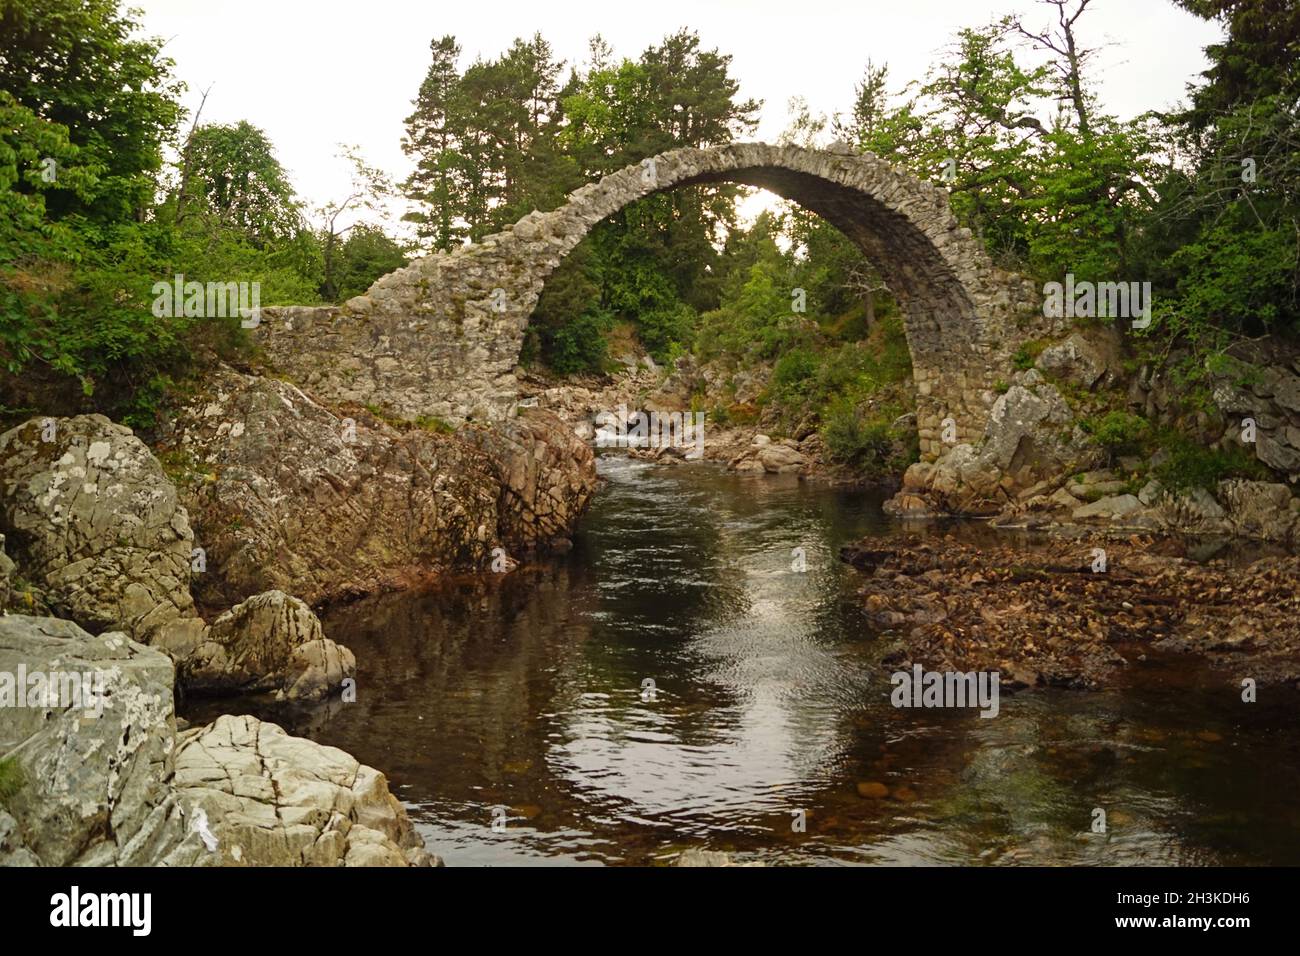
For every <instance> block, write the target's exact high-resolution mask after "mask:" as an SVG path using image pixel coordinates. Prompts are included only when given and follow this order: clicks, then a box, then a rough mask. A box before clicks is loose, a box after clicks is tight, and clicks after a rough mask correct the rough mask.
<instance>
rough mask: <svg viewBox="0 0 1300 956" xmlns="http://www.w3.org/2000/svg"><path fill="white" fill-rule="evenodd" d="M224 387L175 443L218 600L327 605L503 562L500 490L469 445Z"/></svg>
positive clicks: (185, 423) (255, 383) (283, 390)
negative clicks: (280, 599) (285, 597)
mask: <svg viewBox="0 0 1300 956" xmlns="http://www.w3.org/2000/svg"><path fill="white" fill-rule="evenodd" d="M210 385H211V387H210V390H209V393H208V394H207V395H206V397H204V398H203V399H200V400H198V401H197V402H195V403H194V404H192V405H190V406H189V407H187V408H185V409H182V410H181V411H180V413H179V415H178V416H177V418H176V421H175V423H174V426H173V429H172V432H171V433H170V434H169V435H168V436H167V438H166V446H167V448H168V454H169V455H170V456H172V457H173V458H174V459H175V460H177V461H179V462H182V463H183V465H182V467H183V468H184V469H185V470H186V472H187V474H186V475H184V476H182V479H181V493H182V498H183V500H184V502H185V504H186V506H187V507H188V509H189V512H190V514H191V516H192V520H193V522H194V526H195V528H196V531H197V535H196V537H197V540H198V542H199V544H200V545H201V546H202V547H203V548H204V549H205V550H206V554H207V573H205V574H201V575H197V576H196V578H195V590H196V595H197V596H198V597H199V598H200V599H201V600H202V601H203V602H204V603H205V604H208V605H211V606H215V607H228V606H230V605H231V604H235V603H238V602H239V601H242V600H244V599H246V598H248V597H251V596H253V595H255V594H259V593H262V592H264V591H270V590H277V589H278V590H282V591H287V592H291V593H293V594H295V595H297V596H298V597H300V598H302V599H303V600H304V601H306V602H308V603H309V604H312V605H315V604H318V603H320V602H322V601H327V600H334V599H339V598H346V597H352V596H357V595H360V594H366V593H371V592H374V591H377V590H383V589H386V588H389V587H394V586H399V585H400V584H402V583H404V582H406V581H408V580H410V579H412V578H414V577H417V576H421V575H424V574H429V573H436V572H440V571H447V570H452V569H470V568H479V567H483V566H485V565H486V564H487V562H488V561H489V559H490V554H491V549H492V547H493V546H494V544H496V541H497V503H498V499H499V497H500V485H499V482H498V480H497V478H496V476H495V475H494V474H493V470H492V468H491V465H490V462H488V461H487V459H486V457H485V456H484V455H483V453H482V452H481V451H479V450H478V449H477V448H475V447H473V446H472V445H470V444H469V443H467V442H465V441H463V440H461V439H460V438H459V437H458V436H455V435H446V434H440V433H437V432H435V431H433V430H426V429H422V428H410V429H408V430H406V431H399V430H398V429H396V428H394V427H392V426H390V425H388V424H387V423H385V422H383V421H382V420H380V419H379V418H377V417H376V416H374V415H371V414H369V413H367V412H366V411H365V410H364V409H358V410H356V411H355V412H353V413H352V414H351V415H347V416H345V415H340V414H337V413H336V412H334V411H332V410H330V409H328V408H326V407H325V406H323V405H321V404H319V403H317V402H316V401H314V400H313V399H312V398H310V397H309V396H307V395H306V394H305V393H304V392H302V391H301V390H300V389H298V388H297V387H295V386H293V385H291V384H289V383H287V382H283V381H280V380H278V379H272V378H263V377H257V376H250V375H243V374H240V373H237V372H234V371H232V370H229V369H224V370H220V371H218V372H216V373H214V374H213V375H212V376H211V378H210Z"/></svg>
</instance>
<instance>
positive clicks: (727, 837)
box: [196, 456, 1300, 866]
mask: <svg viewBox="0 0 1300 956" xmlns="http://www.w3.org/2000/svg"><path fill="white" fill-rule="evenodd" d="M600 469H601V472H602V475H603V476H604V477H605V478H606V479H607V484H606V486H605V487H604V488H603V489H602V490H601V492H600V493H599V495H598V496H597V498H596V500H595V501H594V503H593V505H592V508H591V510H590V512H589V513H588V514H587V516H586V517H585V518H584V520H583V523H582V527H581V529H580V532H579V534H578V535H577V536H576V538H575V542H574V544H575V546H574V549H573V551H572V552H571V553H569V554H567V555H565V556H563V557H559V558H554V559H548V560H547V561H545V562H543V563H541V564H539V565H537V566H530V567H525V568H522V569H520V570H519V571H516V572H514V573H512V574H509V575H501V576H495V575H494V576H491V577H490V578H489V579H487V580H485V579H483V578H478V579H466V580H457V581H452V582H447V583H444V584H442V585H440V586H439V587H438V588H436V589H433V590H428V591H422V592H411V591H408V592H403V593H398V594H390V595H384V596H380V597H376V598H371V599H366V600H363V601H360V602H357V603H354V604H351V605H348V606H345V607H341V608H337V609H334V610H333V611H331V612H329V613H328V614H327V615H325V618H324V623H325V629H326V633H327V634H329V635H330V636H331V637H333V638H334V639H336V640H338V641H341V642H343V643H345V644H347V645H348V646H350V647H351V648H352V649H353V651H354V652H355V653H356V656H357V661H358V679H357V699H356V701H355V702H350V703H343V702H341V701H338V700H335V701H332V702H330V703H329V704H326V705H322V706H319V707H315V708H312V709H308V710H295V711H285V710H283V709H273V708H261V709H259V708H254V709H253V710H254V712H256V713H258V714H259V716H263V717H267V718H270V719H274V720H277V721H278V722H280V723H282V724H284V725H285V726H286V728H287V729H289V730H290V731H291V732H295V733H300V734H303V735H306V736H309V737H311V738H313V739H315V740H318V741H320V742H322V743H326V744H331V745H334V746H338V747H341V748H342V749H344V750H346V751H348V752H349V753H351V754H353V755H354V756H355V757H356V758H357V759H359V760H361V761H362V762H363V763H367V764H370V765H372V766H375V767H378V768H380V769H381V770H383V771H384V772H385V773H386V774H387V776H388V778H389V780H390V782H391V784H392V787H393V792H394V793H396V794H397V795H398V797H399V798H400V799H401V800H402V801H403V802H404V803H405V804H406V806H407V808H408V810H409V812H410V814H411V817H412V819H413V820H414V822H415V823H416V825H417V827H418V829H419V830H420V832H421V833H422V834H423V836H424V837H425V840H426V842H427V844H428V846H429V848H430V849H431V850H433V851H434V852H436V853H438V854H440V855H441V856H442V857H443V858H444V859H445V860H446V862H447V863H448V865H451V866H457V865H496V866H505V865H518V864H537V863H547V864H586V865H600V864H606V865H608V864H656V863H667V862H671V860H672V859H674V858H675V856H676V855H677V854H678V853H679V852H680V851H682V850H683V849H685V848H688V847H701V848H709V849H718V850H726V851H729V852H730V853H731V854H732V855H733V857H734V858H735V859H736V860H737V861H738V862H749V861H763V862H765V863H767V864H785V865H807V864H832V865H852V864H980V863H988V864H1016V863H1019V864H1096V865H1112V864H1134V863H1146V864H1178V865H1202V864H1291V865H1295V864H1297V863H1300V801H1298V800H1296V796H1295V795H1296V794H1297V792H1300V735H1298V734H1297V733H1296V729H1297V720H1296V700H1295V696H1296V695H1295V691H1293V690H1286V691H1281V690H1279V691H1274V692H1272V693H1268V692H1265V693H1262V694H1261V700H1260V702H1258V703H1256V704H1253V705H1250V706H1248V707H1244V706H1242V705H1241V703H1240V702H1238V701H1236V700H1234V698H1233V695H1232V694H1231V693H1225V692H1224V689H1223V688H1224V684H1223V681H1222V678H1221V677H1219V676H1216V675H1214V674H1211V673H1208V672H1207V671H1206V670H1205V669H1204V668H1203V667H1201V666H1200V665H1199V664H1197V662H1195V661H1191V660H1186V659H1169V658H1161V657H1158V656H1153V657H1152V658H1150V659H1149V660H1147V661H1146V662H1144V663H1141V664H1134V665H1133V666H1132V667H1131V668H1130V669H1129V672H1128V674H1127V676H1126V677H1125V679H1124V681H1123V682H1122V683H1121V684H1119V685H1117V686H1115V687H1113V688H1111V689H1108V690H1105V691H1101V692H1082V691H1067V690H1052V689H1047V690H1033V691H1022V692H1020V693H1016V694H1014V695H1013V694H1009V693H1006V692H1004V693H1003V694H1002V697H1001V702H1000V704H1001V706H1000V712H999V713H998V716H997V717H995V718H993V719H983V718H980V717H979V716H978V713H977V712H975V711H961V712H953V711H936V710H919V709H916V710H912V709H896V708H895V707H893V706H892V705H891V704H890V700H889V695H890V690H891V689H892V688H891V685H890V682H889V672H888V670H887V669H884V668H882V667H881V665H880V658H881V656H882V653H883V647H884V643H885V642H883V641H882V640H881V638H880V636H879V635H877V634H874V633H873V632H872V631H871V629H870V628H869V627H868V626H867V624H866V622H865V619H864V617H863V615H862V613H861V610H860V607H861V599H860V598H859V597H858V596H857V593H856V592H857V590H858V589H859V588H861V587H862V586H863V583H864V580H865V579H864V578H863V577H862V576H861V575H860V574H859V573H858V572H856V571H854V570H853V569H852V568H850V567H848V566H847V565H845V564H843V563H842V562H841V561H839V560H838V558H837V552H838V550H839V548H840V546H841V545H843V544H847V543H849V542H851V541H853V540H855V539H856V538H859V537H861V536H862V535H864V534H866V533H869V532H875V533H880V532H885V533H888V532H890V531H891V530H892V529H895V528H897V527H899V525H898V523H896V522H894V521H892V520H891V519H889V518H887V517H886V516H885V515H884V514H883V513H882V511H881V509H880V504H881V500H882V498H881V496H880V495H878V494H872V493H868V492H861V491H844V490H839V489H831V488H827V487H822V486H818V485H813V484H809V483H806V482H800V481H798V480H796V479H793V478H790V479H785V478H779V477H773V476H768V477H759V478H754V477H739V476H734V475H728V474H725V473H724V472H722V471H721V470H719V469H717V468H716V467H714V466H711V465H707V464H692V465H682V466H677V467H668V466H662V465H653V464H648V463H644V462H640V461H635V460H631V459H628V458H625V457H615V456H611V457H606V458H603V459H602V460H601V462H600ZM929 527H931V528H932V529H933V530H934V532H935V533H956V534H961V535H967V536H973V537H978V536H981V535H992V534H996V533H997V532H993V531H991V530H988V529H985V528H983V527H982V526H980V525H978V524H971V523H964V524H962V523H958V524H949V525H932V526H929ZM230 709H232V708H231V706H230V704H229V702H205V703H204V704H202V705H199V706H197V710H196V712H197V713H201V712H202V711H204V710H206V711H207V712H208V713H210V714H215V713H220V712H226V711H229V710H230ZM860 785H863V786H860ZM863 792H865V793H868V794H870V793H882V794H884V793H887V795H886V796H882V797H880V798H872V797H864V796H863V795H861V793H863ZM1098 810H1102V811H1104V812H1105V823H1106V827H1105V832H1104V833H1102V832H1094V826H1095V821H1097V820H1099V819H1100V817H1099V815H1098V814H1097V811H1098Z"/></svg>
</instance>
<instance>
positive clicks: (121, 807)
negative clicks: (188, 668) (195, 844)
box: [0, 614, 184, 866]
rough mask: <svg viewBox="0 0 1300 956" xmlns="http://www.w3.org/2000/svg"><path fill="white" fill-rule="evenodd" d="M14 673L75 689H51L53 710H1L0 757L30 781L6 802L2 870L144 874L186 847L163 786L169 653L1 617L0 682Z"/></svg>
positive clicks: (72, 628) (169, 719)
mask: <svg viewBox="0 0 1300 956" xmlns="http://www.w3.org/2000/svg"><path fill="white" fill-rule="evenodd" d="M20 673H22V674H24V675H26V676H27V677H31V675H34V674H38V673H39V674H41V675H43V677H45V678H53V677H55V676H59V677H60V684H61V685H62V676H61V675H75V676H76V677H77V678H78V680H77V681H75V682H73V683H69V684H68V686H67V687H66V688H64V687H62V686H60V687H59V688H55V689H56V690H62V691H64V693H63V694H62V695H61V696H56V699H54V700H53V701H46V700H41V698H40V697H38V696H31V695H30V694H29V697H28V700H27V704H28V706H15V703H16V701H15V702H14V703H8V702H7V703H6V704H5V706H4V709H3V710H0V714H3V719H0V756H4V757H9V758H12V759H15V760H16V761H17V762H18V764H19V765H20V766H21V767H22V771H23V779H24V781H25V782H24V784H23V786H22V787H21V788H19V790H18V792H17V793H16V794H15V795H14V796H12V797H11V798H10V799H9V802H8V808H7V809H8V812H9V814H10V815H11V817H12V819H13V823H12V825H11V827H10V832H9V834H8V836H7V837H6V838H5V843H4V844H3V845H0V865H6V864H8V863H9V862H11V861H12V862H27V863H39V864H41V865H44V866H113V865H120V866H136V865H144V864H148V863H152V862H155V861H156V860H157V859H159V858H160V856H161V855H163V854H164V853H166V852H167V851H168V850H170V849H171V848H172V847H173V846H174V845H175V844H176V843H177V842H179V841H180V840H181V839H183V834H184V826H183V822H182V810H181V807H180V806H179V804H178V803H177V802H176V798H175V794H174V793H172V791H171V790H170V788H169V787H168V785H167V780H168V779H169V777H170V776H171V767H172V757H173V753H174V748H175V733H176V726H175V721H174V717H173V713H172V680H173V670H172V662H171V661H170V660H169V659H168V658H167V657H166V655H164V654H162V653H160V652H158V651H156V650H153V649H151V648H148V647H145V646H144V645H142V644H139V643H137V642H135V641H133V640H131V639H130V638H128V637H127V636H126V635H125V634H121V633H117V632H108V633H105V634H101V635H99V636H98V637H92V636H91V635H89V634H87V633H86V632H85V631H83V630H81V628H79V627H77V626H76V625H75V624H73V623H72V622H70V621H63V620H59V619H56V618H39V617H28V616H26V615H21V614H10V615H5V616H2V617H0V675H11V676H12V677H13V678H14V680H15V683H16V682H17V677H18V675H19V674H20ZM82 675H90V679H89V680H88V681H82V680H81V677H82ZM3 682H4V678H3V677H0V684H2V683H3ZM101 682H102V683H101ZM24 683H25V682H24ZM87 684H89V687H87V686H86V685H87ZM96 688H99V690H100V691H102V693H100V692H98V691H97V690H96ZM14 690H15V692H17V691H18V690H22V691H23V692H24V693H29V688H28V687H25V686H24V687H22V688H18V687H17V686H15V688H14ZM31 693H32V694H34V691H33V692H31ZM74 693H75V694H77V695H80V696H79V697H73V696H72V695H73V694H74ZM0 696H3V688H2V686H0ZM96 700H98V701H100V702H102V710H101V709H99V705H98V704H96V703H95V701H96ZM33 703H35V704H38V706H30V705H31V704H33ZM97 710H98V716H95V714H96V711H97Z"/></svg>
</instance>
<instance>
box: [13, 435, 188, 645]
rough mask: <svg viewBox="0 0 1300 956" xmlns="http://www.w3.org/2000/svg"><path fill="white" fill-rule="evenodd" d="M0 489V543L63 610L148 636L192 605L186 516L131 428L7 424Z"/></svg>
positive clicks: (103, 626) (93, 626) (97, 625)
mask: <svg viewBox="0 0 1300 956" xmlns="http://www.w3.org/2000/svg"><path fill="white" fill-rule="evenodd" d="M0 492H2V493H3V506H0V531H3V532H4V534H5V536H6V547H8V548H9V549H10V553H11V555H12V557H13V558H14V559H15V560H16V561H17V563H18V565H19V567H20V568H21V570H22V572H23V574H24V576H25V577H26V578H27V579H28V580H29V581H31V582H32V583H33V584H34V585H36V586H37V587H39V588H40V589H41V590H42V591H43V592H44V598H45V600H46V602H47V603H48V604H49V605H50V607H51V608H53V609H54V610H55V611H56V612H57V613H59V614H60V615H61V616H64V617H68V618H71V619H72V620H74V621H76V622H77V623H78V624H80V625H82V626H83V627H86V628H88V629H90V630H92V631H99V630H108V629H118V630H123V631H126V632H127V633H128V634H130V635H131V636H133V637H135V638H137V639H140V640H148V638H149V637H150V635H152V634H153V633H154V632H156V631H157V630H158V628H160V627H161V626H163V625H164V624H166V623H168V622H169V621H173V620H175V619H177V618H183V617H190V616H192V615H193V614H194V613H195V611H194V603H193V601H192V600H191V598H190V588H189V579H190V566H191V560H192V557H193V555H192V549H193V547H194V540H193V534H192V532H191V531H190V524H189V519H188V516H187V515H186V512H185V509H184V508H183V507H182V506H181V504H180V503H179V501H178V500H177V495H176V489H175V487H174V486H173V485H172V483H171V482H170V481H169V480H168V479H167V477H166V475H164V474H163V470H162V467H161V465H160V464H159V463H158V460H157V459H156V458H154V456H153V455H152V454H151V453H150V451H149V449H148V448H146V447H145V446H144V444H143V443H141V442H140V440H139V439H137V438H136V437H135V436H134V435H133V434H132V433H131V430H130V429H129V428H126V427H124V426H122V425H115V424H113V423H112V422H111V421H109V420H108V419H107V418H105V417H104V416H102V415H78V416H77V417H75V418H61V419H32V420H30V421H28V422H26V423H25V424H23V425H19V426H18V427H16V428H13V429H10V430H9V431H7V432H5V433H4V434H3V435H0Z"/></svg>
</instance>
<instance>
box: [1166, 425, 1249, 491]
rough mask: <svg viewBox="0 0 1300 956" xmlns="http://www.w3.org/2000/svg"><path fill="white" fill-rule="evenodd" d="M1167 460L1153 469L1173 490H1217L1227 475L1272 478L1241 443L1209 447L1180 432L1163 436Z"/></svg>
mask: <svg viewBox="0 0 1300 956" xmlns="http://www.w3.org/2000/svg"><path fill="white" fill-rule="evenodd" d="M1161 448H1162V450H1163V452H1164V457H1163V460H1162V461H1161V462H1160V464H1158V465H1156V467H1155V468H1154V469H1153V470H1154V472H1155V476H1156V478H1158V479H1159V480H1160V483H1161V484H1162V485H1164V486H1165V487H1166V488H1168V489H1170V490H1172V491H1184V490H1188V489H1191V488H1206V489H1209V490H1213V489H1214V488H1215V487H1217V485H1218V484H1219V482H1220V481H1223V480H1225V479H1227V478H1251V479H1255V480H1268V479H1269V476H1270V473H1269V471H1268V469H1267V468H1266V467H1265V466H1264V465H1263V464H1261V463H1260V461H1259V460H1258V459H1257V458H1255V455H1254V453H1253V452H1251V451H1248V450H1247V449H1246V448H1244V447H1242V446H1240V445H1229V446H1227V447H1226V448H1207V447H1205V446H1204V445H1202V444H1200V443H1199V442H1196V441H1194V440H1192V439H1191V438H1188V437H1187V436H1186V435H1183V434H1180V433H1176V432H1175V433H1168V434H1166V435H1164V436H1162V439H1161Z"/></svg>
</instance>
